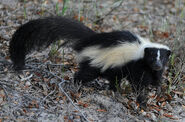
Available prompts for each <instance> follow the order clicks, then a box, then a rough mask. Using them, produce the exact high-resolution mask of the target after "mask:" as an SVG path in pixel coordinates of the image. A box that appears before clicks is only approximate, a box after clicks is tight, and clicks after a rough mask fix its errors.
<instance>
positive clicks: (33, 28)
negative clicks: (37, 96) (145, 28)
mask: <svg viewBox="0 0 185 122" xmlns="http://www.w3.org/2000/svg"><path fill="white" fill-rule="evenodd" d="M59 39H65V40H69V41H66V42H72V44H73V45H72V47H73V49H74V50H75V51H76V52H78V53H80V52H81V51H82V50H83V49H85V48H86V47H90V46H96V45H97V46H100V48H107V47H113V46H116V45H119V44H120V42H121V43H122V42H123V43H124V42H125V43H133V42H135V41H138V42H139V43H141V42H140V40H139V39H138V38H137V37H136V36H135V35H134V34H132V33H131V32H129V31H115V32H110V33H96V32H94V31H92V30H91V29H89V28H88V27H86V26H84V25H83V24H81V23H79V22H77V21H74V20H71V19H67V18H64V17H49V18H44V19H38V20H32V21H30V22H28V23H26V24H24V25H22V26H21V27H20V28H19V29H18V30H17V31H16V32H15V33H14V35H13V37H12V40H11V42H10V47H9V52H10V58H11V60H12V61H13V65H14V68H15V69H16V70H20V69H22V68H23V67H24V64H25V56H26V54H28V53H29V52H30V51H31V50H33V49H37V50H39V49H40V48H41V47H47V46H49V45H50V44H51V43H53V42H55V41H57V40H59ZM157 50H159V49H157V48H146V49H145V50H144V52H145V53H144V58H142V59H138V60H133V61H130V62H128V63H127V64H124V65H123V66H117V67H113V68H108V69H106V70H105V71H103V72H102V71H101V69H100V68H98V67H93V66H91V65H90V62H91V59H90V58H88V57H87V58H84V59H83V60H82V61H81V62H79V71H78V72H77V73H75V81H82V83H84V84H85V83H86V82H89V81H92V80H94V79H96V78H97V77H99V76H101V77H102V78H105V79H107V80H109V81H110V89H112V90H114V91H116V82H117V83H120V81H121V79H122V78H125V77H126V78H127V79H128V80H129V82H130V84H131V85H132V87H133V90H135V91H142V90H143V89H144V88H145V87H147V86H148V85H150V84H151V85H154V86H159V85H160V81H161V77H162V73H163V70H164V66H165V65H166V63H167V61H168V57H169V55H170V51H169V50H165V49H160V51H161V57H160V58H161V59H160V61H161V62H160V63H161V64H162V65H161V67H160V68H161V69H160V70H154V68H155V67H156V64H158V61H156V60H153V58H154V59H155V58H156V54H157ZM110 58H111V56H110ZM156 62H157V63H156ZM151 64H154V65H151ZM138 98H139V99H138V101H139V102H141V101H142V98H143V96H139V97H138ZM144 98H145V97H144Z"/></svg>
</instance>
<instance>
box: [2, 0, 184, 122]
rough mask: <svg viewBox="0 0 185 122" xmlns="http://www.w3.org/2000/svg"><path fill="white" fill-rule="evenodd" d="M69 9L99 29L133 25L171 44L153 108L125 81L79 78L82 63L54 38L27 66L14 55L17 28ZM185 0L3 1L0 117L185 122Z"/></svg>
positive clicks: (151, 99) (67, 13) (152, 94)
mask: <svg viewBox="0 0 185 122" xmlns="http://www.w3.org/2000/svg"><path fill="white" fill-rule="evenodd" d="M56 15H58V16H70V17H72V18H74V19H77V20H79V21H81V22H82V23H84V24H85V25H86V26H88V27H90V28H91V29H93V30H95V31H97V32H110V31H113V30H123V29H125V30H130V31H132V32H134V33H137V34H139V35H141V36H143V37H146V38H149V39H150V40H151V41H154V42H159V43H163V44H165V45H168V46H169V47H170V48H171V50H172V55H171V58H170V61H169V64H168V65H167V67H166V71H165V73H164V75H163V78H164V80H163V84H162V93H161V94H160V95H158V96H157V95H156V94H155V93H156V92H157V90H156V89H153V88H151V92H150V93H149V101H148V105H147V106H148V107H147V109H146V110H143V109H140V107H139V104H137V103H136V101H135V98H136V97H135V96H136V94H134V93H133V92H132V90H131V89H130V87H129V85H126V82H125V80H123V83H122V84H121V85H120V86H121V88H120V90H119V92H116V93H114V92H112V91H110V90H107V89H106V87H107V84H106V83H107V82H108V81H106V80H104V79H101V78H99V79H97V80H96V81H94V82H92V83H91V84H90V85H89V87H87V86H81V85H74V83H73V74H74V72H76V71H77V70H78V64H77V63H76V60H75V52H74V51H73V50H72V49H71V48H70V47H64V48H60V49H58V48H57V45H52V46H51V47H50V48H48V49H47V50H43V51H42V52H33V53H31V54H29V55H28V56H27V60H26V62H27V63H26V65H27V68H26V69H25V70H23V72H22V73H17V72H15V71H14V70H13V69H12V63H11V61H10V58H9V54H8V46H9V41H10V40H11V37H12V34H13V33H14V32H15V30H16V29H17V28H18V27H19V26H20V25H21V24H24V23H26V22H28V21H29V20H32V19H37V18H41V17H45V16H56ZM184 35H185V1H183V0H163V1H162V0H155V1H154V0H153V1H152V0H148V1H147V0H137V1H135V0H109V1H107V0H101V1H96V0H84V1H81V0H80V1H76V0H0V122H1V121H7V122H9V121H20V122H22V121H44V122H45V121H48V122H49V121H52V122H53V121H66V122H67V121H69V122H72V121H74V122H80V121H92V122H93V121H95V122H96V121H110V122H113V121H115V122H119V121H121V122H122V121H125V122H127V121H137V122H140V121H141V122H146V121H178V122H179V121H180V122H184V121H185V70H184V68H185V55H184V52H185V37H184Z"/></svg>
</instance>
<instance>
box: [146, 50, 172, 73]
mask: <svg viewBox="0 0 185 122" xmlns="http://www.w3.org/2000/svg"><path fill="white" fill-rule="evenodd" d="M170 54H171V51H170V50H169V48H156V47H146V48H145V49H144V60H145V62H146V63H147V65H148V66H149V67H150V68H152V70H155V71H159V70H162V69H163V68H164V66H165V65H166V63H167V62H168V60H169V56H170Z"/></svg>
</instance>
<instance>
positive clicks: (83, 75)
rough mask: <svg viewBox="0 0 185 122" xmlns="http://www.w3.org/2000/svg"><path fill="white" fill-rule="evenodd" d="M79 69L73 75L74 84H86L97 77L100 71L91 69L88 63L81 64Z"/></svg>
mask: <svg viewBox="0 0 185 122" xmlns="http://www.w3.org/2000/svg"><path fill="white" fill-rule="evenodd" d="M79 65H80V67H79V71H78V72H76V73H75V75H74V82H75V83H77V82H82V84H84V85H85V84H86V83H87V82H90V81H92V80H94V79H96V78H97V77H98V76H99V72H100V70H99V69H98V68H95V67H92V66H90V65H89V61H84V62H81V63H80V64H79Z"/></svg>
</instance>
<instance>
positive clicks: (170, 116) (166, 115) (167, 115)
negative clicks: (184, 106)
mask: <svg viewBox="0 0 185 122" xmlns="http://www.w3.org/2000/svg"><path fill="white" fill-rule="evenodd" d="M163 116H165V117H168V118H172V117H173V115H170V114H166V113H164V114H163Z"/></svg>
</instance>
